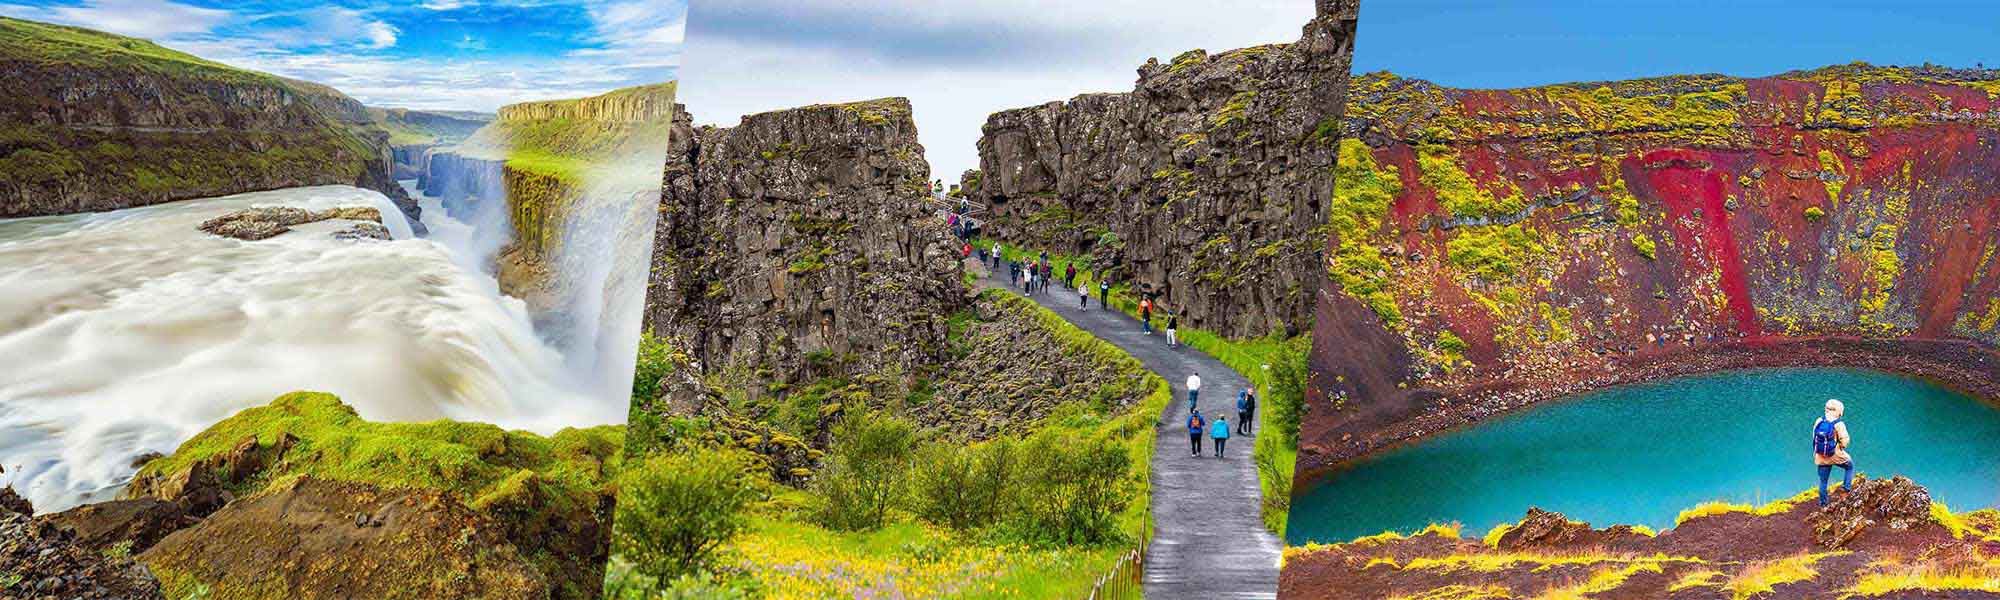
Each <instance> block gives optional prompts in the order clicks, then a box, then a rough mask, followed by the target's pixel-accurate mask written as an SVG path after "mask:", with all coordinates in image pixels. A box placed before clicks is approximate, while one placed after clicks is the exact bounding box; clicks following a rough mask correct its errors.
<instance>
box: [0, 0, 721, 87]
mask: <svg viewBox="0 0 2000 600" xmlns="http://www.w3.org/2000/svg"><path fill="white" fill-rule="evenodd" d="M686 10H687V2H686V0H400V1H394V2H391V1H382V0H337V1H334V2H307V1H301V0H247V1H245V0H236V1H222V0H0V14H4V15H7V16H13V17H20V18H25V19H33V20H38V21H50V22H56V23H64V24H70V25H79V26H83V27H89V28H92V29H100V30H104V31H110V32H113V33H119V34H124V35H131V36H136V37H142V38H146V39H150V40H153V41H155V42H159V43H161V44H163V45H166V46H168V47H171V48H174V49H177V50H181V51H185V52H189V53H192V54H195V55H198V56H202V57H204V58H209V59H213V60H218V61H221V62H225V63H229V64H232V65H236V66H240V67H245V68H251V69H256V70H260V71H266V72H271V73H275V74H278V75H284V76H288V77H296V78H300V79H306V80H311V81H318V82H321V83H326V84H329V85H332V86H334V87H336V88H339V89H340V90H341V91H344V92H346V93H347V94H348V95H351V96H354V97H355V98H358V99H360V100H361V101H362V102H365V103H368V104H370V105H375V106H402V107H410V108H429V109H463V110H481V111H491V110H494V109H496V108H498V107H499V106H501V105H503V104H509V103H513V102H521V101H527V100H544V99H550V98H570V97H579V96H586V95H591V94H597V93H602V92H605V91H609V90H611V89H615V88H620V87H626V86H631V85H639V84H646V83H657V82H661V81H667V80H669V79H673V78H674V77H675V76H676V72H677V71H678V68H679V65H680V59H681V40H682V36H683V34H684V32H685V30H686Z"/></svg>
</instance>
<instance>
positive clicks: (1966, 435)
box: [1286, 368, 2000, 545]
mask: <svg viewBox="0 0 2000 600" xmlns="http://www.w3.org/2000/svg"><path fill="white" fill-rule="evenodd" d="M1829 397H1832V398H1840V399H1841V400H1842V401H1843V402H1844V403H1845V404H1846V405H1847V423H1848V427H1849V429H1850V431H1851V433H1852V435H1853V438H1854V445H1853V448H1852V452H1853V454H1854V457H1855V462H1856V466H1857V467H1858V468H1859V472H1863V473H1868V474H1870V475H1871V476H1877V477H1886V476H1889V475H1898V474H1900V475H1906V476H1909V477H1911V478H1912V479H1915V480H1916V481H1917V482H1918V483H1919V484H1922V485H1924V486H1925V487H1928V488H1929V489H1930V491H1931V494H1932V496H1933V497H1934V498H1936V499H1937V500H1939V501H1942V502H1945V503H1946V504H1948V505H1950V506H1951V507H1952V508H1953V509H1954V510H1966V509H1972V508H1980V507H1990V506H1994V505H1995V504H1996V503H2000V460H1995V458H1994V457H1996V456H2000V409H1995V408H1994V406H1993V405H1991V404H1988V403H1985V402H1982V401H1980V400H1977V399H1974V398H1970V397H1967V396H1964V395H1961V394H1958V393H1955V392H1952V391H1951V390H1948V389H1945V388H1942V387H1939V386H1937V385H1934V384H1931V383H1929V382H1925V381H1922V380H1918V379H1914V378H1910V377H1904V376H1900V375H1895V374H1890V373H1883V372H1878V371H1869V370H1860V369H1837V368H1812V369H1757V370H1740V371H1728V372H1722V373H1715V374H1708V375H1700V376H1693V377H1685V378H1680V379H1673V380H1667V381H1660V382H1653V383H1647V384H1641V385H1633V386H1625V387H1619V388H1613V389H1609V390H1604V391H1599V392H1594V393H1591V394H1587V395H1583V396H1579V397H1576V398H1571V399H1567V400H1563V401H1560V402H1556V403H1551V404H1547V405H1543V406H1538V407H1534V408H1529V409H1526V410H1523V411H1520V412H1517V413H1514V414H1511V415H1507V416H1505V417H1501V418H1499V419H1496V420H1494V421H1491V422H1488V423H1484V424H1481V425H1478V426H1475V427H1473V428H1471V429H1467V430H1463V431H1458V432H1454V433H1450V434H1445V435H1443V436H1440V437H1436V438H1433V439H1430V440H1426V441H1423V442H1421V443H1418V444H1415V445H1412V446H1408V447H1403V448H1399V449H1396V450H1392V451H1389V452H1387V453H1384V454H1382V455H1379V456H1376V457H1373V458H1370V459H1367V460H1364V461H1362V462H1360V463H1359V464H1356V465H1355V466H1353V467H1352V468H1349V469H1346V470H1344V471H1341V472H1338V473H1336V474H1333V475H1331V476H1329V477H1328V478H1327V479H1326V480H1325V481H1323V482H1321V483H1320V484H1318V485H1317V486H1315V487H1313V488H1311V489H1309V490H1307V491H1305V492H1304V493H1303V494H1301V495H1300V496H1299V497H1297V498H1296V499H1295V500H1294V502H1293V506H1292V514H1291V522H1290V527H1289V531H1288V532H1287V533H1286V538H1287V539H1286V542H1287V543H1289V544H1294V545H1297V544H1303V543H1306V542H1321V543H1331V542H1344V541H1348V540H1352V539H1354V538H1356V537H1360V536H1364V535H1372V534H1376V533H1381V532H1383V531H1392V530H1393V531H1400V532H1405V533H1408V532H1413V531H1416V530H1419V529H1422V528H1424V526H1425V525H1427V524H1430V523H1451V522H1458V523H1461V524H1463V525H1464V532H1465V535H1468V536H1477V535H1481V534H1484V533H1485V532H1486V531H1487V530H1488V529H1490V528H1492V527H1493V526H1494V525H1497V524H1500V523H1511V522H1514V521H1518V520H1520V518H1521V516H1522V514H1523V513H1525V512H1526V511H1527V510H1528V508H1529V507H1531V506H1534V507H1541V508H1543V509H1546V510H1553V511H1557V512H1561V513H1563V514H1565V515H1568V516H1569V517H1570V518H1572V519H1579V520H1584V521H1589V522H1590V523H1592V524H1593V525H1595V526H1598V527H1603V526H1607V525H1611V524H1618V523H1625V524H1644V525H1647V526H1651V527H1653V528H1655V529H1660V530H1665V529H1666V528H1668V527H1671V526H1672V525H1673V524H1674V518H1675V516H1676V515H1678V514H1679V513H1680V511H1681V510H1683V509H1686V508H1690V507H1693V506H1694V505H1696V504H1699V503H1701V502H1704V501H1709V500H1728V501H1733V502H1743V503H1753V504H1761V503H1763V502H1767V501H1770V500H1774V499H1781V498H1787V497H1790V496H1792V495H1793V494H1796V493H1799V492H1800V491H1803V490H1807V489H1810V488H1812V487H1814V486H1816V485H1817V484H1818V481H1817V479H1816V475H1815V473H1814V470H1813V464H1812V457H1811V447H1812V434H1811V428H1812V424H1813V420H1814V419H1815V418H1817V417H1819V415H1820V412H1821V409H1820V407H1821V406H1822V404H1823V403H1824V402H1825V401H1826V399H1827V398H1829ZM1833 476H1834V477H1835V478H1838V477H1839V476H1840V471H1839V470H1838V469H1835V470H1834V473H1833Z"/></svg>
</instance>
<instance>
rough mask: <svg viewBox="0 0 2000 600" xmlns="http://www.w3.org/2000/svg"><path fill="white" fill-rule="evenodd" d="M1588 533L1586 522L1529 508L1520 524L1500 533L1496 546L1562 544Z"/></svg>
mask: <svg viewBox="0 0 2000 600" xmlns="http://www.w3.org/2000/svg"><path fill="white" fill-rule="evenodd" d="M1590 533H1591V531H1590V525H1589V524H1587V523H1580V522H1576V521H1571V520H1569V517H1565V516H1563V514H1562V513H1558V512H1550V511H1546V510H1542V509H1540V508H1530V509H1528V515H1527V516H1526V517H1523V518H1522V519H1521V522H1520V524H1518V525H1515V526H1514V527H1513V528H1512V529H1508V530H1507V533H1504V534H1501V536H1500V540H1499V543H1498V544H1497V546H1498V547H1499V548H1501V549H1506V550H1516V549H1521V548H1548V547H1554V546H1563V545H1567V544H1570V543H1573V542H1576V541H1578V540H1580V539H1582V538H1584V537H1585V536H1587V535H1588V534H1590Z"/></svg>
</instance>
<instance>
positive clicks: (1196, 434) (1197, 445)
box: [1187, 410, 1208, 458]
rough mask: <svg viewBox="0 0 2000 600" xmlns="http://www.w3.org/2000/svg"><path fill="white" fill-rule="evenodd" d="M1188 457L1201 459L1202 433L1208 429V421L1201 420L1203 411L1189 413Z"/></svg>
mask: <svg viewBox="0 0 2000 600" xmlns="http://www.w3.org/2000/svg"><path fill="white" fill-rule="evenodd" d="M1187 428H1188V445H1189V446H1190V448H1189V449H1188V456H1193V457H1195V458H1201V432H1202V430H1203V429H1207V428H1208V421H1207V420H1205V419H1203V418H1201V411H1198V410H1197V411H1193V412H1190V413H1188V421H1187Z"/></svg>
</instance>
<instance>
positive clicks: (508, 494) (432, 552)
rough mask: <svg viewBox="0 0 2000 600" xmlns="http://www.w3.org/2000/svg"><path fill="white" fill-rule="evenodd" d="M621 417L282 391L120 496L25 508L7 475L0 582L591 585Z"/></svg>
mask: <svg viewBox="0 0 2000 600" xmlns="http://www.w3.org/2000/svg"><path fill="white" fill-rule="evenodd" d="M615 431H616V430H615V429H613V428H597V429H593V430H565V431H564V432H562V433H559V434H558V435H557V436H555V437H554V438H546V439H545V438H539V437H535V436H530V435H527V434H521V433H509V432H505V431H502V430H500V429H499V428H498V427H494V426H491V425H479V424H461V423H451V422H445V421H439V422H432V423H424V424H375V423H368V422H366V421H361V420H360V419H359V418H358V417H356V416H355V415H354V412H353V410H352V409H351V408H349V407H347V406H345V405H344V404H341V403H340V401H339V400H338V399H337V398H333V397H332V396H329V395H325V394H313V393H298V394H290V395H287V396H285V397H282V398H279V399H278V400H276V401H274V402H273V403H272V404H271V405H270V406H266V407H260V408H253V409H249V410H246V411H243V412H241V413H238V414H237V415H236V416H232V417H231V418H229V419H226V420H224V421H222V422H220V423H217V424H216V425H215V426H213V427H211V428H210V429H208V430H206V431H204V432H202V433H201V434H198V435H197V436H196V437H195V438H193V439H191V440H189V441H188V442H187V443H186V444H183V446H182V447H181V448H180V449H179V450H177V451H176V453H175V454H173V455H167V456H151V457H145V458H143V459H142V461H143V462H144V464H145V466H144V467H143V468H142V469H141V471H140V473H139V474H138V475H137V476H136V477H135V478H134V480H133V482H132V483H131V484H130V486H128V487H127V489H126V491H125V493H124V498H123V499H120V500H114V501H109V502H102V503H97V504H89V505H84V506H79V507H76V508H73V509H70V510H67V511H63V512H59V513H52V514H45V515H39V516H31V515H30V513H29V512H27V507H26V506H25V504H26V503H25V502H20V501H19V499H18V498H15V497H13V496H12V494H11V493H10V492H8V491H6V490H4V489H0V507H6V509H5V510H0V513H6V514H4V515H0V584H4V585H0V598H12V597H23V598H43V597H49V598H100V597H102V598H147V597H159V596H160V595H161V593H162V592H164V593H165V594H166V595H168V596H171V597H177V598H178V597H187V596H188V595H189V594H197V595H199V594H203V593H206V594H212V595H211V596H209V597H223V598H355V597H366V598H388V597H425V598H503V597H504V598H582V597H593V596H595V595H596V594H597V593H598V590H599V589H600V587H601V586H602V579H603V568H604V561H605V559H606V557H607V556H608V555H609V539H608V534H609V531H608V527H609V523H610V516H611V514H610V511H611V491H610V489H609V486H608V484H607V483H606V482H605V480H606V479H608V475H607V474H606V470H608V469H609V468H612V467H613V466H615V462H616V460H617V457H618V455H619V453H620V451H621V450H622V446H623V440H622V436H620V435H617V434H616V433H615ZM10 577H18V580H15V581H13V582H11V583H10V582H9V581H8V578H10ZM15 590H26V592H24V593H23V594H22V595H19V596H16V595H13V594H12V593H13V592H14V591H15ZM203 590H206V592H204V591H203Z"/></svg>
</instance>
